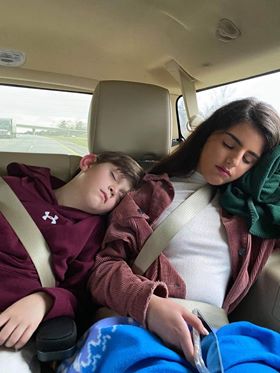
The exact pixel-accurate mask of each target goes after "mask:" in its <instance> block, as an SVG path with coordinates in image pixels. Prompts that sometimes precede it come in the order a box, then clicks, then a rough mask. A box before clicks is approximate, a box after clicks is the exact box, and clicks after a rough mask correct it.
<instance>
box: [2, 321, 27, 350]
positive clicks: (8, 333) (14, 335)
mask: <svg viewBox="0 0 280 373" xmlns="http://www.w3.org/2000/svg"><path fill="white" fill-rule="evenodd" d="M33 332H34V328H32V327H31V326H29V325H25V324H23V323H15V322H14V321H13V320H8V321H7V322H6V324H5V325H3V326H2V329H1V331H0V346H5V347H7V348H15V349H16V350H18V349H20V348H22V347H23V346H24V345H25V344H26V343H27V342H28V341H29V339H30V338H31V336H32V334H33Z"/></svg>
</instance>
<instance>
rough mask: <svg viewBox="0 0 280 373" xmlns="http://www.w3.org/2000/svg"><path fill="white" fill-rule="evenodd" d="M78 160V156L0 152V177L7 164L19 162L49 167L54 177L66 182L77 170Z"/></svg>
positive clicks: (4, 172) (3, 173)
mask: <svg viewBox="0 0 280 373" xmlns="http://www.w3.org/2000/svg"><path fill="white" fill-rule="evenodd" d="M80 159H81V157H79V156H75V155H64V154H40V153H14V152H1V157H0V175H5V174H6V167H7V165H8V164H9V163H11V162H19V163H26V164H29V165H33V166H42V167H49V168H50V169H51V171H52V174H53V175H54V176H56V177H58V178H60V179H62V180H64V181H68V180H70V179H71V178H72V176H73V175H74V173H75V172H76V170H77V169H78V168H79V162H80Z"/></svg>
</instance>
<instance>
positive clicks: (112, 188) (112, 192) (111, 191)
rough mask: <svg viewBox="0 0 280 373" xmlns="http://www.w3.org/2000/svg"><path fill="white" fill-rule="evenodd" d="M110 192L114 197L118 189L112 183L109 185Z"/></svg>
mask: <svg viewBox="0 0 280 373" xmlns="http://www.w3.org/2000/svg"><path fill="white" fill-rule="evenodd" d="M109 192H110V196H111V197H114V195H115V194H116V190H115V188H114V187H113V186H112V185H110V186H109Z"/></svg>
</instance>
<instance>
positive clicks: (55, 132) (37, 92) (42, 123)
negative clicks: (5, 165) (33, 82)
mask: <svg viewBox="0 0 280 373" xmlns="http://www.w3.org/2000/svg"><path fill="white" fill-rule="evenodd" d="M91 98H92V95H91V94H85V93H76V92H62V91H54V90H47V89H34V88H23V87H15V86H6V85H1V86H0V100H1V112H0V151H16V152H32V153H57V154H74V155H84V154H86V153H87V151H88V146H87V117H88V111H89V105H90V101H91Z"/></svg>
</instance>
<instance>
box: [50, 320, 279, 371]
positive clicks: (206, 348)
mask: <svg viewBox="0 0 280 373" xmlns="http://www.w3.org/2000/svg"><path fill="white" fill-rule="evenodd" d="M217 338H218V340H219V345H220V351H221V355H222V360H223V365H224V371H225V372H227V373H243V372H244V373H245V372H246V373H248V372H249V373H250V372H252V373H271V372H280V356H279V351H280V335H279V333H277V332H273V331H271V330H268V329H265V328H261V327H259V326H256V325H253V324H251V323H248V322H237V323H232V324H229V325H226V326H224V327H222V328H221V329H219V330H218V332H217ZM213 343H215V342H214V340H213V337H211V336H209V337H205V338H204V339H203V341H202V350H203V356H204V360H205V362H206V365H207V366H208V369H209V371H210V372H211V373H214V372H216V370H215V369H216V367H215V364H214V363H213V362H214V361H215V359H214V360H213V353H215V348H213ZM213 364H214V365H213ZM77 372H82V373H92V372H98V373H124V372H126V373H134V372H139V373H151V372H153V373H154V372H158V373H159V372H161V373H162V372H163V373H164V372H166V373H167V372H169V373H170V372H174V373H188V372H197V370H196V369H195V368H194V367H192V365H191V364H190V363H188V362H187V361H186V360H185V359H184V358H183V357H182V356H181V355H180V354H178V353H176V352H175V351H173V350H171V349H169V348H168V347H166V346H164V345H163V344H162V342H161V341H160V340H159V339H158V338H157V337H156V336H154V335H153V334H151V333H150V332H149V331H147V330H146V329H144V328H142V327H141V326H140V325H139V324H138V323H136V322H134V321H133V320H132V319H130V318H126V317H122V318H115V317H114V318H112V317H111V318H108V319H104V320H101V321H99V322H98V323H96V324H94V325H93V326H92V327H91V328H90V329H89V331H88V332H87V333H86V335H85V336H84V337H83V338H82V339H81V340H80V342H79V347H78V350H77V352H76V354H75V355H74V357H73V358H70V359H67V360H65V361H64V362H63V363H62V364H60V366H59V367H58V370H57V373H77Z"/></svg>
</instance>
